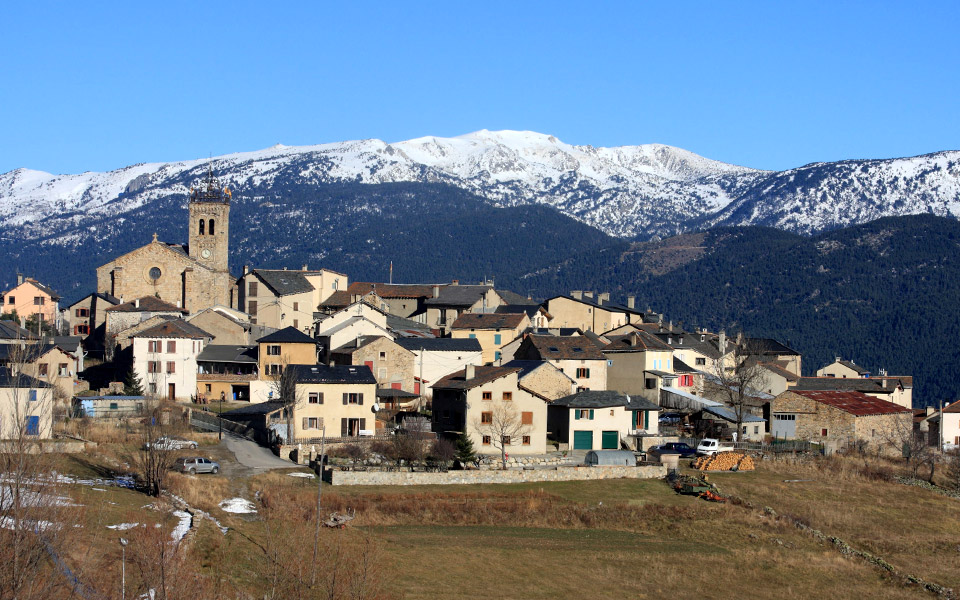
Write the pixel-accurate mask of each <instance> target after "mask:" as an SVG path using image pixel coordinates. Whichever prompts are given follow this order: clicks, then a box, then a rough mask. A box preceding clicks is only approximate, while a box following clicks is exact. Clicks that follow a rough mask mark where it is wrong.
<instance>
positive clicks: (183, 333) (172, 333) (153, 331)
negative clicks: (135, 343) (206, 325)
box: [133, 319, 213, 340]
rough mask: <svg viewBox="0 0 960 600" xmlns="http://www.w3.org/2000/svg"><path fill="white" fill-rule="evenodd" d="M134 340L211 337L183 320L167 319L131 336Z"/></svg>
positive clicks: (199, 338)
mask: <svg viewBox="0 0 960 600" xmlns="http://www.w3.org/2000/svg"><path fill="white" fill-rule="evenodd" d="M133 337H135V338H146V337H149V338H180V339H193V340H201V339H204V338H212V337H213V336H212V335H211V334H209V333H207V332H206V331H204V330H202V329H200V328H199V327H197V326H196V325H194V324H192V323H187V322H186V321H184V320H183V319H168V320H166V321H164V322H163V323H159V324H157V325H154V326H153V327H148V328H147V329H144V330H143V331H139V332H137V333H135V334H134V335H133Z"/></svg>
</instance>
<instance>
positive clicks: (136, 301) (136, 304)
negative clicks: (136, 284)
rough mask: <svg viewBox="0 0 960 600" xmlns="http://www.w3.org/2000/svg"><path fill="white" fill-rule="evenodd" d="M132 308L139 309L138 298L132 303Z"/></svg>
mask: <svg viewBox="0 0 960 600" xmlns="http://www.w3.org/2000/svg"><path fill="white" fill-rule="evenodd" d="M133 307H134V308H140V298H137V299H136V300H134V301H133Z"/></svg>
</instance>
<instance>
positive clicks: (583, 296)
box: [544, 291, 644, 334]
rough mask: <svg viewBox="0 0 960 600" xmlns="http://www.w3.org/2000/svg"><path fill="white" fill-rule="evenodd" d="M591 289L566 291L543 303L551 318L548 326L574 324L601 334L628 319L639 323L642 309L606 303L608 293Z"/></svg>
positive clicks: (608, 300) (568, 325) (628, 321)
mask: <svg viewBox="0 0 960 600" xmlns="http://www.w3.org/2000/svg"><path fill="white" fill-rule="evenodd" d="M593 296H594V294H593V292H581V291H573V292H570V295H569V296H554V297H553V298H549V299H547V301H546V302H544V307H545V308H546V309H547V312H548V313H549V314H550V316H551V317H553V318H552V319H551V321H550V326H551V327H575V328H577V329H580V330H581V331H592V332H594V333H598V334H599V333H603V332H605V331H610V330H611V329H615V328H617V327H622V326H623V325H626V324H628V323H632V322H640V323H642V322H643V315H644V313H643V312H642V311H637V310H635V309H634V308H632V307H631V306H629V304H630V303H631V302H630V301H629V300H628V306H622V305H619V304H614V303H611V302H610V294H606V293H604V294H599V295H598V296H597V298H596V299H594V297H593Z"/></svg>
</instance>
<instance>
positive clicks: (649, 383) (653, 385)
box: [644, 377, 657, 390]
mask: <svg viewBox="0 0 960 600" xmlns="http://www.w3.org/2000/svg"><path fill="white" fill-rule="evenodd" d="M644 387H645V388H647V389H648V390H655V389H657V380H656V379H655V378H653V377H647V378H646V381H645V382H644Z"/></svg>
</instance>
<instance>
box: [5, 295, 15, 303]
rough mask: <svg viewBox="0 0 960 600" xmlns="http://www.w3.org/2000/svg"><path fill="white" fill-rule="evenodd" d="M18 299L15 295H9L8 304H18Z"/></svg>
mask: <svg viewBox="0 0 960 600" xmlns="http://www.w3.org/2000/svg"><path fill="white" fill-rule="evenodd" d="M16 303H17V300H16V299H15V298H14V297H13V296H7V304H16Z"/></svg>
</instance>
